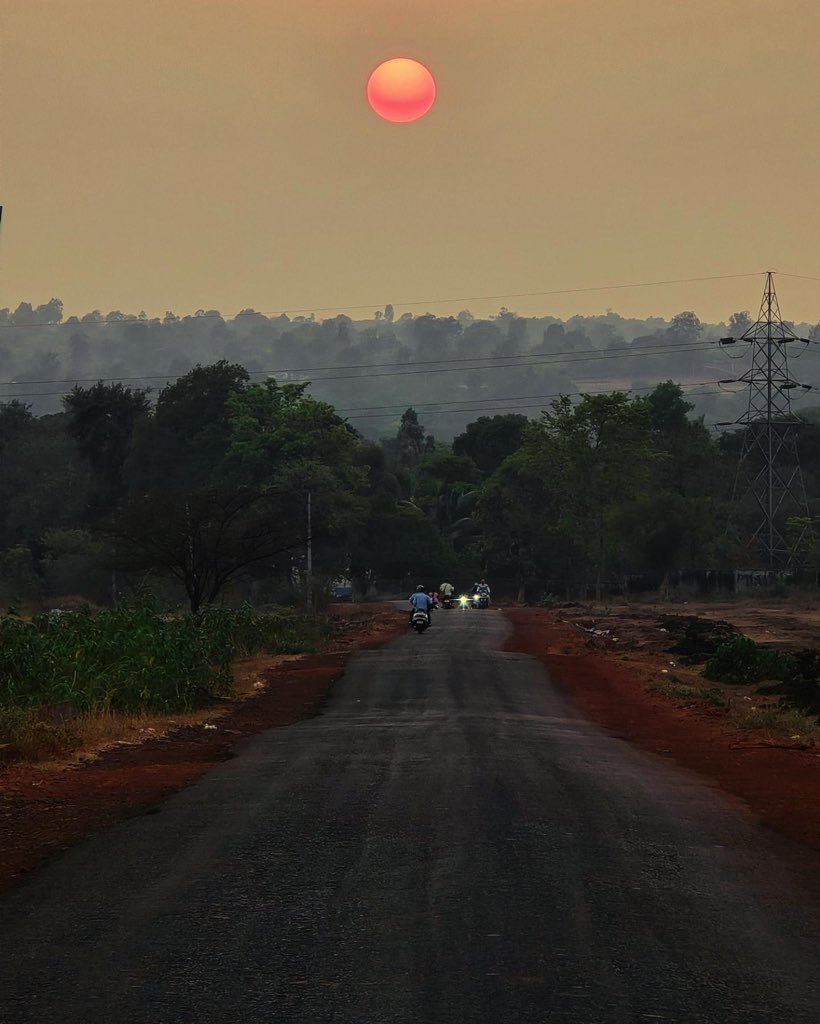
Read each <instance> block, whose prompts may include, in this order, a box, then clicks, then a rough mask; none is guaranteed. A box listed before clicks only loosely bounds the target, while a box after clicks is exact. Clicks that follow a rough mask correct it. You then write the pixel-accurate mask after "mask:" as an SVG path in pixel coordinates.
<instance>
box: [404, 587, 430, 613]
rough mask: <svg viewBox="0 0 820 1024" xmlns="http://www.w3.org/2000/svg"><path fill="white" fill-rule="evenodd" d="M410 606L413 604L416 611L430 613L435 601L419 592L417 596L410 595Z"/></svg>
mask: <svg viewBox="0 0 820 1024" xmlns="http://www.w3.org/2000/svg"><path fill="white" fill-rule="evenodd" d="M410 604H412V606H413V607H414V608H415V609H416V611H419V610H421V611H423V612H429V611H430V609H431V608H432V607H433V599H432V598H431V597H429V596H428V595H427V594H422V593H421V591H417V592H416V593H415V594H411V595H410Z"/></svg>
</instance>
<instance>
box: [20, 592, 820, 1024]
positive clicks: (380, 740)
mask: <svg viewBox="0 0 820 1024" xmlns="http://www.w3.org/2000/svg"><path fill="white" fill-rule="evenodd" d="M506 629H507V627H506V623H505V620H504V619H503V617H502V616H501V615H500V614H499V613H498V612H495V611H489V612H480V611H466V612H461V611H458V610H453V611H451V612H442V613H439V614H438V615H437V616H436V619H435V625H434V627H433V628H432V629H431V630H430V631H429V632H428V633H427V634H425V635H423V636H421V637H418V636H415V635H413V634H410V635H408V636H407V637H404V638H402V639H400V640H398V641H396V642H394V643H392V644H390V645H389V646H387V647H385V648H382V649H381V650H377V651H371V652H368V653H363V654H360V655H358V656H356V657H355V658H354V659H353V660H352V661H351V662H350V664H349V668H348V672H347V675H346V676H345V678H344V679H343V680H342V681H341V682H340V683H339V684H337V686H336V688H335V694H334V697H333V699H332V700H331V702H330V704H329V705H328V707H327V708H326V710H325V712H324V713H323V714H322V715H321V716H320V717H319V718H317V719H314V720H312V721H308V722H303V723H300V724H299V725H296V726H292V727H290V728H287V729H280V730H274V731H271V732H268V733H265V734H263V735H260V736H258V737H256V738H255V739H253V740H251V741H248V742H246V743H245V744H243V745H242V746H240V747H239V748H238V750H237V756H236V758H235V759H233V760H231V761H228V762H227V763H225V764H224V765H221V766H219V767H218V768H216V769H214V770H213V771H212V772H210V773H209V774H208V775H206V776H204V777H203V778H202V779H201V780H200V781H199V782H198V783H196V784H195V785H194V786H192V787H191V788H190V789H188V790H186V791H185V792H183V793H180V794H178V795H177V796H175V797H173V798H172V799H170V800H169V801H167V802H166V803H165V804H163V805H162V807H161V809H160V811H159V813H156V814H150V815H146V816H141V817H139V818H136V819H132V820H130V821H128V822H125V823H122V824H121V825H118V826H116V827H115V828H113V829H111V830H109V831H108V832H106V833H105V834H103V835H100V836H97V837H95V838H92V839H90V840H88V841H86V842H85V843H84V844H82V845H81V846H79V847H76V848H75V849H73V850H72V851H70V852H69V853H68V854H67V855H65V856H64V857H63V858H62V859H61V860H60V861H58V862H55V863H53V864H51V865H49V866H48V867H46V868H45V869H43V870H41V871H40V872H38V873H37V874H36V875H35V876H34V877H33V878H32V879H31V880H30V881H29V882H28V883H27V884H26V885H25V886H23V887H22V888H20V889H18V890H16V891H15V892H13V893H11V894H9V895H7V896H6V897H5V898H4V899H3V900H2V901H0V951H1V952H0V1019H2V1020H3V1021H4V1022H5V1024H18V1022H23V1021H25V1022H37V1024H39V1022H44V1024H45V1022H51V1024H68V1022H71V1024H73V1022H76V1024H80V1022H82V1024H96V1022H101V1024H102V1022H105V1024H132V1022H140V1024H142V1022H145V1024H212V1022H213V1024H216V1022H219V1024H227V1022H230V1024H257V1022H259V1024H262V1022H264V1024H297V1022H298V1024H324V1022H328V1024H329V1022H334V1024H382V1022H384V1024H388V1022H389V1024H432V1022H435V1024H439V1022H442V1024H444V1022H448V1024H478V1022H481V1024H530V1022H532V1024H535V1022H538V1024H546V1022H549V1024H645V1022H653V1021H661V1022H664V1021H665V1022H679V1024H727V1022H738V1024H757V1022H763V1021H766V1022H778V1024H786V1022H788V1024H803V1022H805V1024H808V1022H812V1024H815V1022H816V1021H817V1020H818V1019H820V1009H818V1007H819V1006H820V999H819V998H818V997H820V980H819V978H820V972H818V966H820V925H819V924H818V921H820V909H818V907H819V904H818V890H817V884H816V878H817V867H818V861H820V858H818V857H817V856H816V855H814V854H812V853H810V852H808V851H803V850H801V849H800V848H798V847H796V846H792V845H790V844H789V843H788V842H787V841H785V840H781V839H779V838H778V837H777V836H775V835H773V834H770V833H768V832H767V831H765V830H764V829H762V828H761V827H759V826H758V825H757V824H755V822H754V820H753V819H752V818H751V817H750V816H749V815H748V814H747V813H746V812H745V811H744V809H743V808H742V807H741V806H740V805H738V804H735V803H733V802H730V801H729V800H728V799H727V798H724V797H722V796H721V795H720V794H718V793H716V792H715V791H713V790H711V789H710V788H708V787H707V786H705V785H703V784H702V783H700V782H699V781H698V780H696V779H695V778H693V777H691V776H689V775H686V774H685V773H683V772H681V771H680V770H678V769H676V768H675V767H674V766H672V765H670V764H667V763H666V762H664V761H663V760H661V759H655V758H652V757H650V756H648V755H644V754H642V753H640V752H637V751H635V750H633V749H632V748H630V747H629V746H628V745H627V744H626V743H624V742H622V741H621V740H619V739H617V738H616V737H612V736H609V735H607V734H606V733H605V732H603V731H601V730H599V729H598V728H596V727H594V726H592V725H590V724H589V723H587V722H586V721H585V720H584V719H582V718H581V717H580V716H579V715H578V714H577V713H576V712H574V711H573V710H572V709H571V708H570V707H569V706H568V705H567V703H566V701H565V700H564V698H563V697H562V696H561V695H560V694H559V693H558V692H557V691H556V689H555V688H554V687H553V686H552V685H551V684H550V682H549V681H548V679H547V677H546V676H545V674H544V671H543V669H542V668H541V667H540V666H539V665H538V664H537V663H536V662H534V661H533V660H532V659H529V658H527V657H524V656H521V655H514V654H504V653H501V651H500V648H501V647H502V645H503V639H504V636H505V634H506Z"/></svg>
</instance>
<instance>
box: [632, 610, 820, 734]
mask: <svg viewBox="0 0 820 1024" xmlns="http://www.w3.org/2000/svg"><path fill="white" fill-rule="evenodd" d="M717 625H718V626H721V625H722V624H721V623H718V624H717ZM715 626H716V624H715V623H714V622H710V621H708V620H703V628H704V630H705V631H706V630H709V629H712V630H714V629H715ZM681 671H682V670H681V669H676V672H675V673H669V671H668V670H665V672H666V675H665V677H664V678H663V679H660V680H657V681H655V682H653V683H652V684H650V686H649V690H650V692H653V693H660V694H663V695H664V696H666V697H669V698H672V699H673V700H676V701H679V702H681V703H683V704H691V705H701V706H703V707H712V708H714V709H718V710H719V711H720V712H724V713H725V714H727V715H729V716H730V718H731V720H732V721H733V722H734V724H735V725H736V726H737V727H738V728H739V729H741V730H743V731H744V732H748V733H754V734H756V735H757V736H758V738H759V741H760V742H763V743H764V744H765V745H778V746H782V745H786V746H788V745H796V746H798V747H804V746H805V747H818V748H820V719H819V718H818V716H820V652H819V651H817V650H809V649H806V650H802V651H797V652H793V651H783V650H778V649H776V648H773V647H769V646H764V645H761V644H757V643H755V642H754V641H753V640H752V639H751V638H750V637H748V636H744V635H743V634H740V633H739V634H737V635H735V636H733V637H732V638H731V639H730V640H728V641H726V642H725V643H722V644H720V645H719V646H718V647H717V650H716V651H715V652H714V654H713V655H712V656H711V657H709V658H708V660H707V661H706V664H705V666H704V668H703V669H702V670H701V671H700V673H699V674H700V676H701V677H702V678H704V679H706V680H708V681H709V682H708V684H704V683H700V682H698V681H697V678H696V677H694V678H692V677H691V676H690V673H687V674H686V677H685V678H682V677H681V675H680V674H679V673H680V672H681ZM683 671H684V672H686V669H685V668H684V669H683Z"/></svg>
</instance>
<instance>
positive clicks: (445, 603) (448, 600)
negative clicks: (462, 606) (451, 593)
mask: <svg viewBox="0 0 820 1024" xmlns="http://www.w3.org/2000/svg"><path fill="white" fill-rule="evenodd" d="M441 607H442V608H452V607H453V599H452V597H443V598H442V599H441Z"/></svg>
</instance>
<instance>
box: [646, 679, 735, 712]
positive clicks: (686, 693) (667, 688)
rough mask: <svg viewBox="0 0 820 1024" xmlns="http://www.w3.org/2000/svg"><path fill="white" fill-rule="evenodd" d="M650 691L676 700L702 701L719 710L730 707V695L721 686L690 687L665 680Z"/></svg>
mask: <svg viewBox="0 0 820 1024" xmlns="http://www.w3.org/2000/svg"><path fill="white" fill-rule="evenodd" d="M649 690H650V692H651V693H661V694H663V695H664V696H665V697H674V698H675V699H676V700H685V701H701V702H703V703H705V704H712V705H714V706H715V707H718V708H725V709H728V708H729V705H730V701H729V697H728V695H727V694H726V693H725V692H724V691H723V690H722V689H721V688H720V687H719V686H688V685H686V684H685V683H677V682H674V681H673V680H669V681H667V680H665V679H664V680H661V681H659V682H656V683H652V684H651V685H650V686H649Z"/></svg>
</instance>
